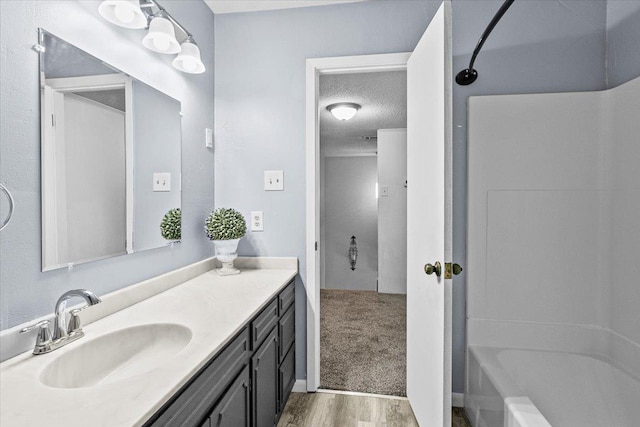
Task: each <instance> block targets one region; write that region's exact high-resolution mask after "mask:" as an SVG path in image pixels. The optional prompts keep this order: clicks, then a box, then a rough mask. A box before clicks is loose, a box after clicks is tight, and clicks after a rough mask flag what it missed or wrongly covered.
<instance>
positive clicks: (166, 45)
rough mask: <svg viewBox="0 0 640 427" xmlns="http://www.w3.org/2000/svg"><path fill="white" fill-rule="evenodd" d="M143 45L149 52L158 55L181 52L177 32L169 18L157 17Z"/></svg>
mask: <svg viewBox="0 0 640 427" xmlns="http://www.w3.org/2000/svg"><path fill="white" fill-rule="evenodd" d="M142 44H143V45H144V47H146V48H147V49H149V50H152V51H154V52H158V53H166V54H174V53H178V52H180V44H179V43H178V40H176V31H175V29H174V28H173V24H172V23H171V21H169V20H168V19H167V18H163V17H162V16H156V17H155V18H153V19H152V20H151V23H150V24H149V32H148V33H147V35H146V36H144V38H143V39H142Z"/></svg>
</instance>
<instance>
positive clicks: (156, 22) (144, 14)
mask: <svg viewBox="0 0 640 427" xmlns="http://www.w3.org/2000/svg"><path fill="white" fill-rule="evenodd" d="M98 12H99V13H100V15H101V16H102V17H103V18H104V19H106V20H107V21H109V22H111V23H112V24H115V25H118V26H120V27H124V28H132V29H142V28H148V32H147V34H146V35H145V36H144V38H143V39H142V45H143V46H144V47H146V48H147V49H149V50H152V51H154V52H157V53H162V54H172V55H173V54H178V55H177V56H176V58H175V59H174V60H173V62H172V64H173V66H174V67H175V68H176V69H178V70H180V71H182V72H185V73H189V74H200V73H204V72H205V70H206V68H205V66H204V63H203V62H202V59H201V57H200V49H199V48H198V45H196V42H195V40H194V39H193V35H192V34H191V33H190V32H189V31H187V29H186V28H184V27H183V26H182V25H180V23H178V21H176V20H175V19H174V18H173V17H172V16H171V15H170V14H169V12H167V11H166V9H165V8H163V7H162V6H160V4H158V2H157V1H155V0H104V1H103V2H102V3H100V6H99V7H98Z"/></svg>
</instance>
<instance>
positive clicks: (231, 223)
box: [204, 208, 247, 240]
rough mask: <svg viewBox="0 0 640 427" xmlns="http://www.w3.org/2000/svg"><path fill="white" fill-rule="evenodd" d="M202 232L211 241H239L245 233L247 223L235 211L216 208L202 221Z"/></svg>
mask: <svg viewBox="0 0 640 427" xmlns="http://www.w3.org/2000/svg"><path fill="white" fill-rule="evenodd" d="M204 231H205V232H206V233H207V237H208V238H209V239H211V240H231V239H239V238H241V237H242V236H244V233H245V232H246V231H247V223H246V222H245V220H244V216H243V215H242V214H241V213H240V212H238V211H237V210H235V209H231V208H218V209H216V210H215V211H213V212H211V213H210V214H209V216H208V217H207V219H206V220H205V221H204Z"/></svg>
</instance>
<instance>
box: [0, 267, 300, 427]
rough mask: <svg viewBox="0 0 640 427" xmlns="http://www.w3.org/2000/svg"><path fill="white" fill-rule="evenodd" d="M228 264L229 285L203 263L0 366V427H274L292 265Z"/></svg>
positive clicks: (285, 375)
mask: <svg viewBox="0 0 640 427" xmlns="http://www.w3.org/2000/svg"><path fill="white" fill-rule="evenodd" d="M239 260H240V263H239V266H240V268H241V269H242V274H240V275H237V276H227V277H220V276H219V275H218V274H217V273H216V272H215V271H214V270H212V267H213V266H214V265H215V261H214V260H205V261H202V262H200V263H197V264H194V265H193V266H188V267H185V268H183V269H180V270H176V271H174V272H171V273H168V274H167V275H163V276H159V277H158V278H154V279H150V280H147V281H145V282H142V283H139V284H136V285H132V286H130V287H128V288H125V289H122V290H119V291H116V292H113V293H111V294H107V295H104V296H101V298H102V303H101V304H98V305H96V306H93V307H90V308H88V309H87V310H84V311H83V312H82V320H83V323H85V325H86V326H85V327H84V332H85V337H83V338H82V339H80V340H78V341H76V342H73V343H71V344H69V345H67V346H65V347H62V348H60V349H58V350H55V351H53V352H51V353H48V354H44V355H38V356H34V355H33V354H31V352H30V351H29V352H26V353H23V354H20V355H18V356H16V357H13V358H11V359H9V360H6V361H5V362H3V363H2V364H0V376H1V379H2V381H0V406H1V407H2V411H1V414H0V425H2V426H3V427H11V426H25V425H49V426H58V425H60V426H65V427H68V426H87V425H91V426H154V427H155V426H172V427H174V426H193V427H201V426H204V427H210V426H211V427H213V426H225V425H234V426H237V425H243V426H255V427H262V426H274V425H276V424H277V421H278V419H279V417H280V414H281V413H282V410H283V408H284V406H285V403H286V401H287V398H288V396H289V393H290V392H291V389H292V387H293V384H294V382H295V326H294V322H295V281H294V278H295V276H296V274H297V260H296V259H295V258H279V259H260V258H257V259H253V260H251V259H245V260H241V259H240V258H239ZM248 267H253V268H248ZM26 396H29V398H28V399H27V398H25V397H26Z"/></svg>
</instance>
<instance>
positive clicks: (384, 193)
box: [380, 186, 389, 197]
mask: <svg viewBox="0 0 640 427" xmlns="http://www.w3.org/2000/svg"><path fill="white" fill-rule="evenodd" d="M380 197H389V187H387V186H383V187H380Z"/></svg>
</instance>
